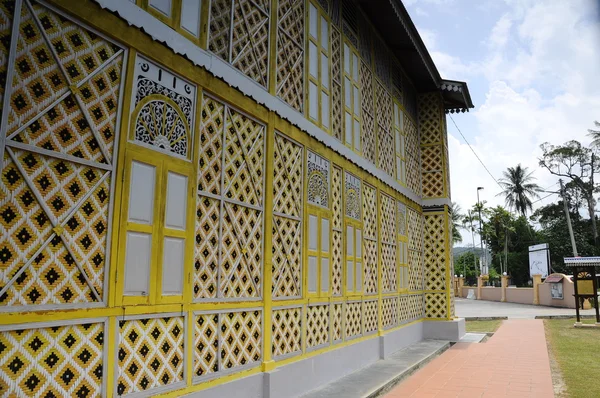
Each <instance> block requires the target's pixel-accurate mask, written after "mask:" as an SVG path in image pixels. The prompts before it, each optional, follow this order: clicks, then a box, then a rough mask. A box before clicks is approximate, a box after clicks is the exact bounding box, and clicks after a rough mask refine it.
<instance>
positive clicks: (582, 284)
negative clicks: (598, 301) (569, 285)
mask: <svg viewBox="0 0 600 398" xmlns="http://www.w3.org/2000/svg"><path fill="white" fill-rule="evenodd" d="M577 294H579V295H580V296H593V295H594V281H592V280H591V279H580V280H578V281H577Z"/></svg>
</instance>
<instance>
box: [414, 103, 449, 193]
mask: <svg viewBox="0 0 600 398" xmlns="http://www.w3.org/2000/svg"><path fill="white" fill-rule="evenodd" d="M441 104H442V103H441V97H440V96H438V95H436V94H435V93H427V94H421V95H419V126H420V131H421V145H422V146H421V166H422V173H423V196H424V197H429V198H439V197H447V196H448V195H449V186H448V185H447V182H446V181H445V178H444V177H448V165H447V157H448V155H447V150H446V148H447V146H446V139H445V130H444V127H445V125H444V123H443V122H445V117H444V113H443V109H442V105H441Z"/></svg>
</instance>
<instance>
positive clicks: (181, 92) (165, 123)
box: [129, 56, 196, 159]
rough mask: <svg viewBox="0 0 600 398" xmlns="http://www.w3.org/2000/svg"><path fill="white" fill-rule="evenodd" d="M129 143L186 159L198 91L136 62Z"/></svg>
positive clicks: (160, 69)
mask: <svg viewBox="0 0 600 398" xmlns="http://www.w3.org/2000/svg"><path fill="white" fill-rule="evenodd" d="M134 68H135V76H134V80H135V83H134V84H135V86H134V88H133V94H132V103H131V107H132V111H131V114H132V123H131V127H130V133H129V134H130V137H129V139H130V140H132V141H133V142H135V143H136V144H138V145H142V146H146V147H149V148H151V149H153V150H156V151H160V152H164V153H167V154H169V155H172V156H177V157H181V158H184V159H187V158H189V157H190V149H191V147H192V142H193V126H194V116H195V114H196V87H195V86H194V85H193V84H191V83H188V82H187V81H185V80H183V79H182V78H180V77H178V76H176V75H174V74H173V73H171V72H170V71H168V70H167V69H165V68H163V67H162V66H159V65H158V64H155V63H153V62H151V61H149V60H147V59H145V58H143V57H141V56H138V57H137V58H136V60H135V65H134Z"/></svg>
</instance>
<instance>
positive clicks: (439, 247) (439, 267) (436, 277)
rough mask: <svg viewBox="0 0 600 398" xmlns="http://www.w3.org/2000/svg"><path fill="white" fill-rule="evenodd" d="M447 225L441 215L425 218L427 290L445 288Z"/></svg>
mask: <svg viewBox="0 0 600 398" xmlns="http://www.w3.org/2000/svg"><path fill="white" fill-rule="evenodd" d="M447 227H448V224H447V223H446V222H445V220H444V215H443V214H431V215H429V214H428V215H426V216H425V240H424V242H425V244H424V248H425V250H424V259H425V281H426V285H425V286H426V289H427V290H444V289H445V288H446V269H447V266H449V264H447V259H446V255H447V252H446V245H447V243H448V242H447V241H446V236H448V233H449V232H448V231H446V228H447Z"/></svg>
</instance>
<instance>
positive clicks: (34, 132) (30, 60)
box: [0, 1, 124, 308]
mask: <svg viewBox="0 0 600 398" xmlns="http://www.w3.org/2000/svg"><path fill="white" fill-rule="evenodd" d="M19 4H20V5H21V8H20V9H17V10H14V6H15V3H14V2H4V3H2V5H0V31H3V32H5V34H4V35H3V37H4V46H2V49H1V50H0V71H6V69H7V68H8V52H7V51H8V49H9V48H11V47H12V48H14V49H15V59H14V76H13V80H12V81H11V82H9V84H2V88H1V89H0V94H1V95H2V96H4V95H6V96H9V100H8V104H9V109H7V114H8V117H7V126H6V134H5V151H4V153H3V154H0V156H2V160H3V162H2V170H1V175H2V179H1V181H0V191H2V192H3V194H2V195H1V197H0V215H1V218H0V236H2V238H0V259H1V261H2V265H0V305H1V306H15V307H16V306H18V307H20V308H29V307H33V306H36V307H38V308H42V307H39V306H44V307H45V306H49V305H64V304H69V305H81V306H86V305H88V304H89V303H92V302H99V301H102V300H103V299H104V283H105V275H106V264H107V259H108V258H109V257H110V253H108V251H107V238H108V234H109V231H110V224H111V223H110V221H112V220H109V219H110V217H109V211H110V202H111V197H112V191H111V178H112V176H111V174H112V170H113V167H114V162H115V159H114V158H113V146H114V142H115V141H116V139H117V126H116V118H117V113H118V106H119V95H120V90H121V83H122V82H121V72H122V69H123V60H124V53H123V49H122V48H121V47H119V46H118V45H117V44H115V43H113V42H111V41H110V40H108V39H107V38H105V37H103V36H101V35H99V34H97V33H95V32H92V31H90V30H88V29H87V28H85V27H83V26H81V25H80V24H79V23H77V22H75V21H73V20H71V19H69V18H67V17H65V16H63V15H59V14H57V13H56V12H54V11H52V10H50V9H48V8H46V7H45V6H43V5H41V4H38V3H30V2H29V1H24V2H22V3H19ZM14 12H16V13H18V14H20V23H19V27H18V30H17V32H18V34H17V35H15V36H11V33H12V30H11V28H12V19H13V13H14ZM59 50H60V51H59ZM34 255H35V256H34Z"/></svg>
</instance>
